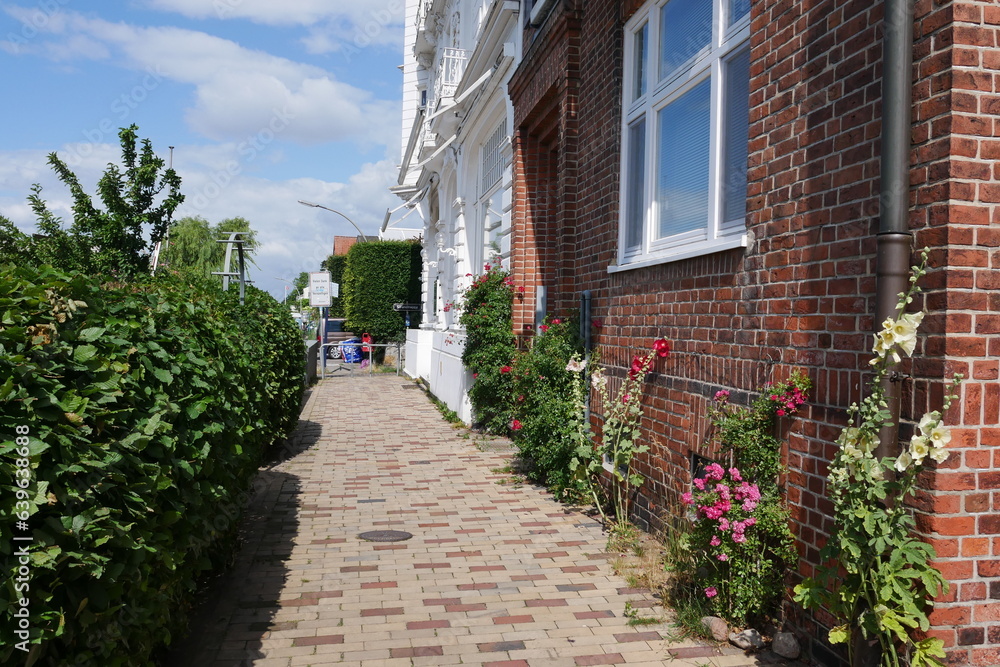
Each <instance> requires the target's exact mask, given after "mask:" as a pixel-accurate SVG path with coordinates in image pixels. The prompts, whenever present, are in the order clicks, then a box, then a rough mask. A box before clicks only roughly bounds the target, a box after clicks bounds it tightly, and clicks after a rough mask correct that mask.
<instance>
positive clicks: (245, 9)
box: [147, 0, 406, 27]
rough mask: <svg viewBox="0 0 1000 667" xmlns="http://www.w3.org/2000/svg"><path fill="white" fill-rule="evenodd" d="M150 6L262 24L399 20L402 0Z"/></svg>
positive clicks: (176, 0)
mask: <svg viewBox="0 0 1000 667" xmlns="http://www.w3.org/2000/svg"><path fill="white" fill-rule="evenodd" d="M147 4H148V5H149V6H150V7H153V8H155V9H160V10H164V11H170V12H176V13H178V14H182V15H184V16H187V17H189V18H196V19H207V18H217V19H246V20H249V21H253V22H255V23H262V24H265V25H312V24H315V23H317V22H319V21H348V22H350V23H351V24H353V25H356V26H361V27H364V25H365V23H367V22H369V21H374V22H376V23H379V24H381V25H391V24H396V25H399V24H402V23H403V13H404V10H405V5H406V3H405V0H365V2H357V1H356V0H282V1H281V2H275V1H274V0H149V2H148V3H147Z"/></svg>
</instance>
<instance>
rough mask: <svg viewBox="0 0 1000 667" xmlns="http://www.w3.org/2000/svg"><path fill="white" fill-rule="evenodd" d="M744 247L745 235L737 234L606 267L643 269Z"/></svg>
mask: <svg viewBox="0 0 1000 667" xmlns="http://www.w3.org/2000/svg"><path fill="white" fill-rule="evenodd" d="M745 247H747V235H746V234H740V235H739V236H732V237H727V238H722V239H717V240H715V241H711V242H702V243H699V244H697V245H692V246H690V247H687V248H678V249H676V250H673V251H670V250H668V251H664V252H662V253H661V254H656V255H645V256H643V257H641V258H638V259H635V260H633V261H630V262H627V263H625V264H614V265H611V266H609V267H608V273H619V272H621V271H631V270H633V269H644V268H646V267H647V266H656V265H657V264H668V263H670V262H679V261H681V260H684V259H691V258H692V257H701V256H703V255H711V254H712V253H716V252H722V251H724V250H732V249H733V248H745Z"/></svg>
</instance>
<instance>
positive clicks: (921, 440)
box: [910, 435, 931, 465]
mask: <svg viewBox="0 0 1000 667" xmlns="http://www.w3.org/2000/svg"><path fill="white" fill-rule="evenodd" d="M930 453H931V445H930V442H928V440H927V438H926V437H924V436H922V435H914V436H913V437H912V438H910V456H912V457H913V462H914V463H916V464H917V465H920V462H921V461H923V460H924V458H925V457H926V456H927V455H928V454H930Z"/></svg>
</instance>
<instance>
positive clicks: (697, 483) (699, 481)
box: [694, 477, 705, 491]
mask: <svg viewBox="0 0 1000 667" xmlns="http://www.w3.org/2000/svg"><path fill="white" fill-rule="evenodd" d="M694 485H695V488H697V489H698V490H699V491H704V490H705V480H703V479H702V478H701V477H695V480H694Z"/></svg>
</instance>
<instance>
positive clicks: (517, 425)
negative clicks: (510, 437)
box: [510, 419, 522, 431]
mask: <svg viewBox="0 0 1000 667" xmlns="http://www.w3.org/2000/svg"><path fill="white" fill-rule="evenodd" d="M521 428H522V425H521V422H520V421H518V420H516V419H514V420H511V422H510V430H511V431H520V430H521Z"/></svg>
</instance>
